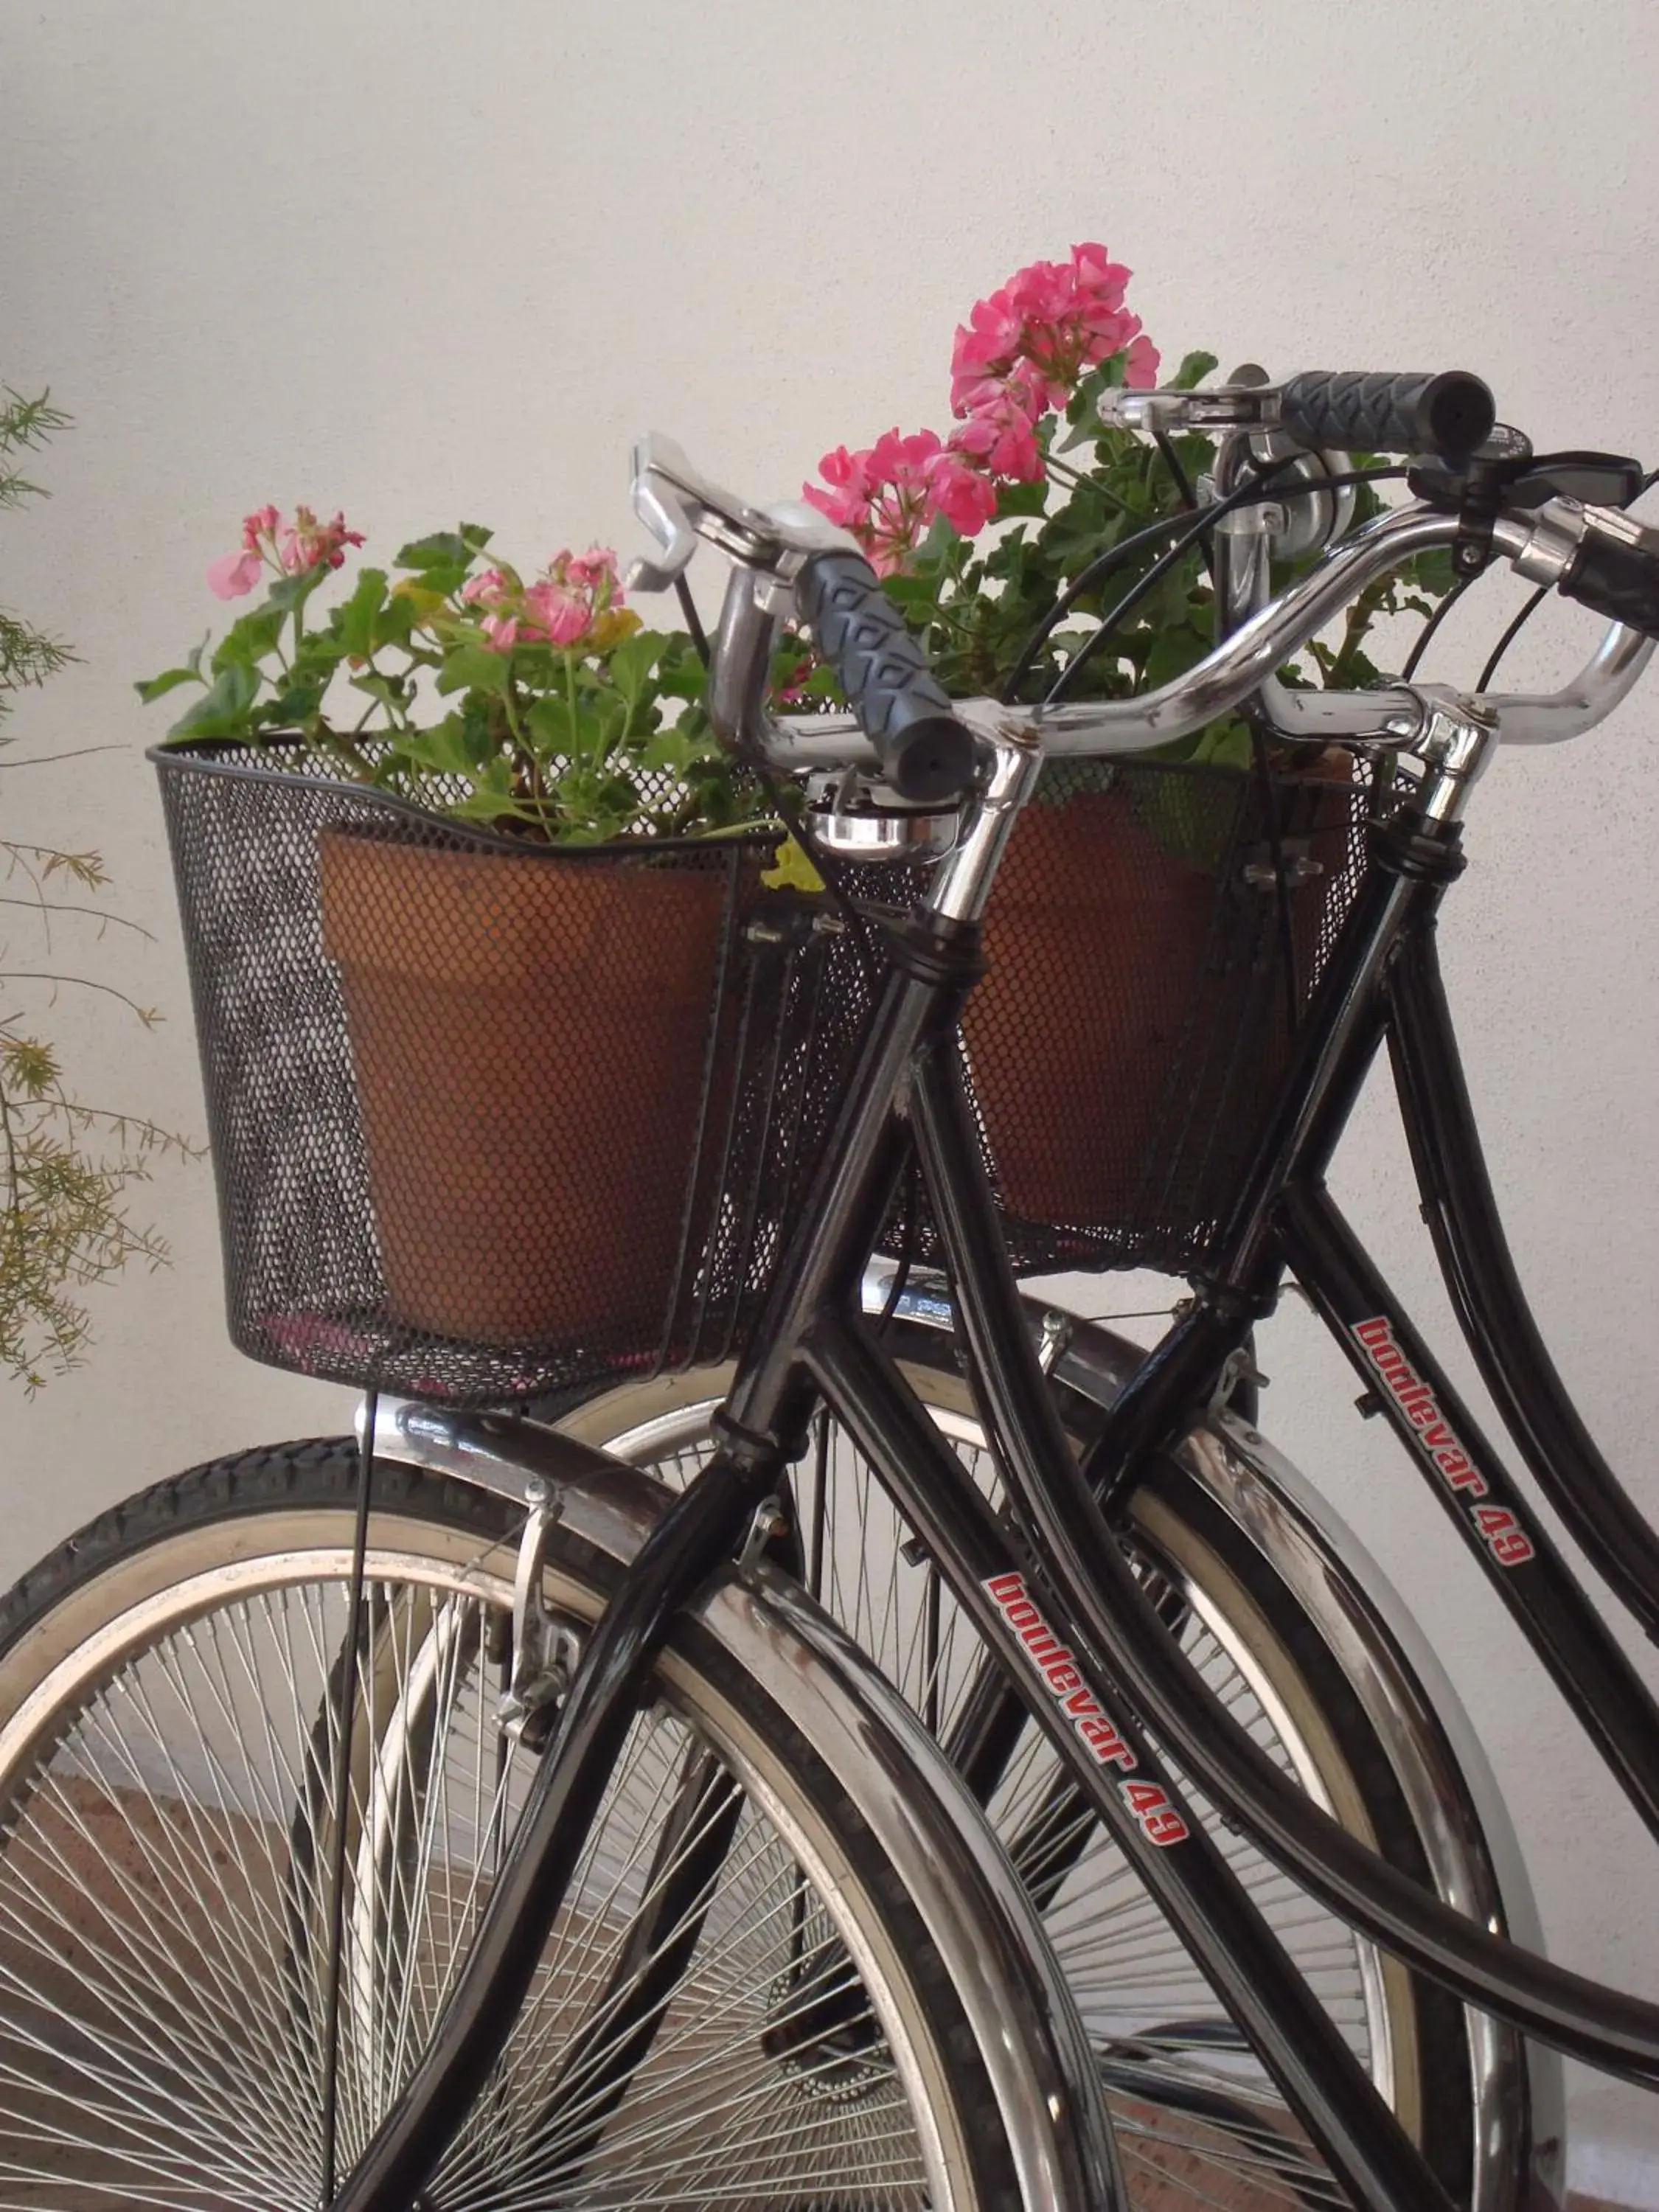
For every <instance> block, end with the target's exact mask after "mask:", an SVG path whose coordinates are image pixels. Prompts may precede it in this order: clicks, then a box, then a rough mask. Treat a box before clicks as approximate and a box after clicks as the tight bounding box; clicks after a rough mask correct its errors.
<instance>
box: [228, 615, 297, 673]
mask: <svg viewBox="0 0 1659 2212" xmlns="http://www.w3.org/2000/svg"><path fill="white" fill-rule="evenodd" d="M287 619H288V617H287V616H286V614H285V613H284V612H283V609H282V608H281V607H277V606H273V605H271V603H270V600H269V599H267V600H266V601H265V603H264V605H263V606H258V607H255V608H254V610H253V611H252V614H246V615H243V616H242V617H241V618H240V620H239V621H237V622H234V623H232V624H231V626H230V628H229V629H228V630H227V631H226V632H225V634H224V635H223V636H222V638H221V639H220V641H219V643H218V646H217V647H216V650H215V653H214V655H213V659H212V660H211V662H210V666H211V667H212V668H214V669H215V670H218V669H222V668H228V667H230V666H231V665H233V664H234V663H235V662H240V663H242V664H243V665H246V666H248V667H252V665H253V664H254V663H255V662H256V661H259V660H263V659H264V657H265V655H266V654H267V653H270V652H271V651H272V650H273V649H274V648H275V647H276V642H277V641H278V639H279V638H280V637H281V636H282V634H283V624H284V623H286V621H287Z"/></svg>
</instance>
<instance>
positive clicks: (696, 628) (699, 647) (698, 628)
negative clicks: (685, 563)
mask: <svg viewBox="0 0 1659 2212" xmlns="http://www.w3.org/2000/svg"><path fill="white" fill-rule="evenodd" d="M674 597H675V598H676V599H678V601H679V603H680V612H681V614H683V615H684V617H685V627H686V629H688V630H689V631H690V634H691V643H692V647H693V648H694V649H695V651H696V656H697V658H698V659H699V660H700V661H702V665H703V666H704V667H705V668H707V667H708V631H707V630H706V629H704V628H703V626H702V616H701V615H700V614H699V613H698V612H697V603H696V600H695V599H693V598H692V596H691V586H690V584H688V583H687V582H686V580H685V573H684V570H683V569H682V571H681V572H680V574H678V576H676V577H675V579H674Z"/></svg>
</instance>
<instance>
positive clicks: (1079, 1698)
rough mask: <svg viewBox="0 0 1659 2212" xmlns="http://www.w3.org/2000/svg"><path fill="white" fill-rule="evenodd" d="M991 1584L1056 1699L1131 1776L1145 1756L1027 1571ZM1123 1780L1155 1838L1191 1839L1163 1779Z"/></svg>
mask: <svg viewBox="0 0 1659 2212" xmlns="http://www.w3.org/2000/svg"><path fill="white" fill-rule="evenodd" d="M985 1587H986V1589H987V1590H988V1591H989V1592H990V1594H991V1595H992V1596H993V1597H994V1599H995V1600H996V1601H997V1604H998V1605H999V1607H1000V1608H1001V1611H1002V1617H1003V1619H1004V1620H1006V1622H1007V1623H1008V1626H1010V1628H1012V1630H1013V1632H1014V1633H1015V1634H1016V1635H1017V1636H1018V1638H1019V1640H1020V1642H1021V1643H1022V1644H1024V1646H1025V1649H1026V1650H1027V1651H1028V1652H1029V1653H1030V1658H1031V1663H1032V1665H1033V1666H1034V1667H1035V1668H1036V1670H1037V1673H1038V1674H1040V1675H1041V1676H1042V1680H1043V1681H1044V1682H1045V1684H1046V1685H1047V1686H1048V1692H1049V1694H1050V1695H1051V1696H1052V1697H1053V1699H1054V1703H1055V1704H1056V1705H1058V1706H1059V1707H1060V1711H1062V1712H1063V1713H1064V1714H1065V1716H1066V1718H1067V1720H1069V1721H1070V1722H1071V1723H1072V1726H1073V1728H1074V1729H1076V1730H1077V1732H1078V1734H1079V1735H1080V1736H1081V1737H1082V1738H1083V1741H1085V1743H1086V1744H1087V1745H1088V1747H1089V1748H1090V1750H1091V1752H1092V1753H1094V1756H1095V1758H1096V1759H1097V1761H1098V1763H1099V1764H1100V1765H1102V1766H1115V1767H1116V1768H1117V1769H1118V1770H1119V1771H1120V1772H1121V1774H1122V1775H1123V1776H1124V1777H1126V1779H1124V1780H1122V1781H1121V1782H1120V1783H1119V1784H1118V1785H1117V1786H1118V1788H1119V1790H1121V1793H1122V1796H1123V1802H1124V1803H1125V1804H1126V1805H1127V1807H1128V1808H1129V1810H1130V1811H1131V1812H1132V1813H1133V1814H1134V1816H1135V1818H1136V1820H1139V1823H1140V1825H1141V1827H1142V1829H1143V1830H1144V1831H1145V1832H1146V1840H1147V1842H1148V1843H1149V1844H1159V1845H1160V1846H1162V1845H1164V1844H1184V1843H1185V1842H1186V1840H1187V1836H1188V1827H1187V1823H1186V1822H1185V1821H1184V1820H1182V1817H1181V1815H1180V1814H1179V1813H1177V1812H1176V1808H1175V1807H1174V1806H1173V1805H1172V1804H1171V1803H1170V1800H1169V1797H1168V1796H1167V1795H1166V1794H1165V1792H1164V1790H1163V1789H1162V1788H1161V1787H1160V1786H1159V1784H1158V1783H1156V1782H1144V1781H1139V1782H1138V1781H1131V1780H1129V1779H1127V1777H1129V1776H1131V1775H1133V1772H1134V1770H1135V1768H1136V1767H1137V1766H1139V1764H1140V1761H1139V1759H1137V1758H1136V1757H1135V1755H1134V1753H1133V1752H1132V1751H1131V1750H1130V1748H1129V1747H1128V1745H1127V1743H1125V1742H1124V1741H1123V1738H1122V1736H1121V1735H1120V1734H1119V1733H1118V1729H1117V1724H1116V1723H1115V1721H1113V1720H1112V1719H1111V1718H1110V1717H1109V1715H1108V1714H1107V1712H1106V1711H1105V1709H1104V1708H1103V1705H1101V1703H1100V1700H1099V1699H1098V1698H1097V1697H1096V1695H1095V1693H1094V1692H1093V1691H1092V1690H1091V1689H1090V1687H1089V1686H1088V1684H1087V1683H1086V1682H1085V1680H1084V1679H1083V1677H1082V1675H1081V1674H1079V1672H1078V1665H1077V1661H1076V1659H1075V1657H1074V1656H1073V1654H1072V1653H1071V1652H1069V1651H1068V1650H1066V1646H1065V1645H1064V1644H1062V1643H1061V1642H1060V1638H1058V1637H1057V1636H1056V1635H1055V1634H1054V1631H1053V1629H1052V1628H1050V1627H1049V1626H1048V1622H1047V1621H1046V1620H1044V1619H1043V1618H1042V1614H1041V1613H1039V1612H1038V1610H1037V1608H1036V1606H1035V1605H1033V1603H1032V1602H1031V1597H1030V1592H1029V1591H1028V1590H1027V1589H1026V1587H1025V1577H1024V1575H994V1576H993V1577H991V1579H990V1581H989V1582H988V1583H986V1585H985Z"/></svg>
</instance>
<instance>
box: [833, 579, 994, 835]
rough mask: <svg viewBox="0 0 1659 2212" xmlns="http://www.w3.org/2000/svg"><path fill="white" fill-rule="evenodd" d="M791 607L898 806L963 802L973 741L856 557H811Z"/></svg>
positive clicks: (878, 583)
mask: <svg viewBox="0 0 1659 2212" xmlns="http://www.w3.org/2000/svg"><path fill="white" fill-rule="evenodd" d="M795 605H796V607H797V609H798V610H799V613H800V616H801V619H802V620H803V621H804V622H805V623H806V624H807V625H808V627H809V628H810V629H811V633H812V637H813V641H814V642H815V643H816V645H817V649H818V651H819V653H821V654H822V655H823V658H824V659H825V660H826V661H828V662H829V666H830V667H831V668H832V669H833V670H834V671H835V674H836V681H837V682H838V683H839V684H840V685H841V688H842V690H843V691H844V692H845V693H846V694H847V700H848V705H849V706H850V707H851V708H852V709H853V712H854V714H856V715H857V716H858V718H859V721H860V725H861V726H862V728H863V730H864V733H865V735H866V737H867V738H869V740H870V742H871V744H872V745H873V746H874V747H875V749H876V757H877V758H878V760H879V761H880V763H881V769H882V774H883V775H884V776H885V777H886V779H887V781H888V782H889V783H890V784H891V785H892V787H893V788H894V790H895V791H896V792H897V793H898V794H899V796H900V798H901V799H912V800H915V801H917V802H918V803H920V804H922V805H928V804H938V803H939V802H943V801H949V800H955V799H961V798H963V797H964V796H965V794H966V793H968V792H969V790H970V789H971V788H972V787H973V781H974V765H975V763H974V740H973V736H972V733H971V732H970V731H969V729H968V728H967V726H966V725H965V724H963V723H962V722H959V721H958V720H957V718H956V715H955V714H954V713H953V712H952V711H951V702H950V700H949V699H948V698H947V697H946V696H945V693H944V691H943V690H941V689H940V688H939V683H938V680H937V678H935V677H934V675H933V671H932V670H931V669H930V668H929V667H928V665H927V661H926V660H925V659H923V657H922V651H921V647H920V646H919V645H918V644H917V643H916V641H915V638H913V637H912V636H911V635H910V633H909V631H908V629H906V628H905V627H904V617H903V616H902V614H900V612H899V611H898V609H897V608H896V606H895V605H893V602H892V601H891V600H890V599H889V598H888V596H887V594H886V592H884V591H883V589H882V587H881V579H880V577H879V576H878V575H877V574H876V572H875V570H874V569H873V568H872V567H871V566H870V564H869V562H867V561H866V560H865V559H864V558H863V557H862V556H861V555H860V554H857V553H840V552H836V553H814V554H812V555H811V556H809V557H808V559H807V561H806V563H805V567H804V568H802V569H801V572H800V574H799V576H797V578H796V579H795Z"/></svg>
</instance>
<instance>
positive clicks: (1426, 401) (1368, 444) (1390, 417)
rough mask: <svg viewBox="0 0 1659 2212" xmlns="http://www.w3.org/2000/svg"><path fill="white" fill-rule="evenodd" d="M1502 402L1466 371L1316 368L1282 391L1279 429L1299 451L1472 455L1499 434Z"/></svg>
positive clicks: (1458, 457)
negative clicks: (1330, 449)
mask: <svg viewBox="0 0 1659 2212" xmlns="http://www.w3.org/2000/svg"><path fill="white" fill-rule="evenodd" d="M1497 420H1498V404H1497V402H1496V401H1495V400H1494V399H1493V398H1492V393H1491V392H1490V391H1489V390H1488V388H1487V386H1486V385H1485V384H1483V383H1482V382H1481V380H1480V378H1479V377H1478V376H1471V375H1470V374H1469V373H1468V370H1467V369H1462V368H1449V369H1446V370H1444V371H1443V373H1442V374H1440V375H1438V376H1425V375H1419V374H1405V375H1396V376H1382V375H1367V374H1364V372H1362V371H1360V370H1357V369H1328V368H1314V369H1308V370H1306V371H1305V372H1304V374H1302V375H1300V376H1293V377H1291V380H1290V381H1289V383H1288V384H1286V385H1285V386H1284V388H1283V390H1282V391H1281V392H1280V393H1279V428H1281V429H1283V430H1288V431H1289V432H1290V434H1291V437H1293V438H1294V439H1295V440H1296V441H1297V443H1298V444H1299V445H1304V446H1308V447H1312V448H1313V449H1314V450H1315V451H1317V450H1319V449H1320V448H1321V447H1327V446H1334V447H1337V448H1338V449H1339V450H1340V451H1341V452H1343V453H1443V454H1445V455H1447V456H1448V457H1449V458H1450V459H1462V457H1463V456H1464V455H1466V454H1468V453H1473V452H1474V449H1475V447H1477V446H1479V445H1482V444H1484V443H1485V441H1486V439H1488V438H1490V437H1491V435H1492V427H1493V425H1494V424H1495V423H1496V422H1497Z"/></svg>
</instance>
